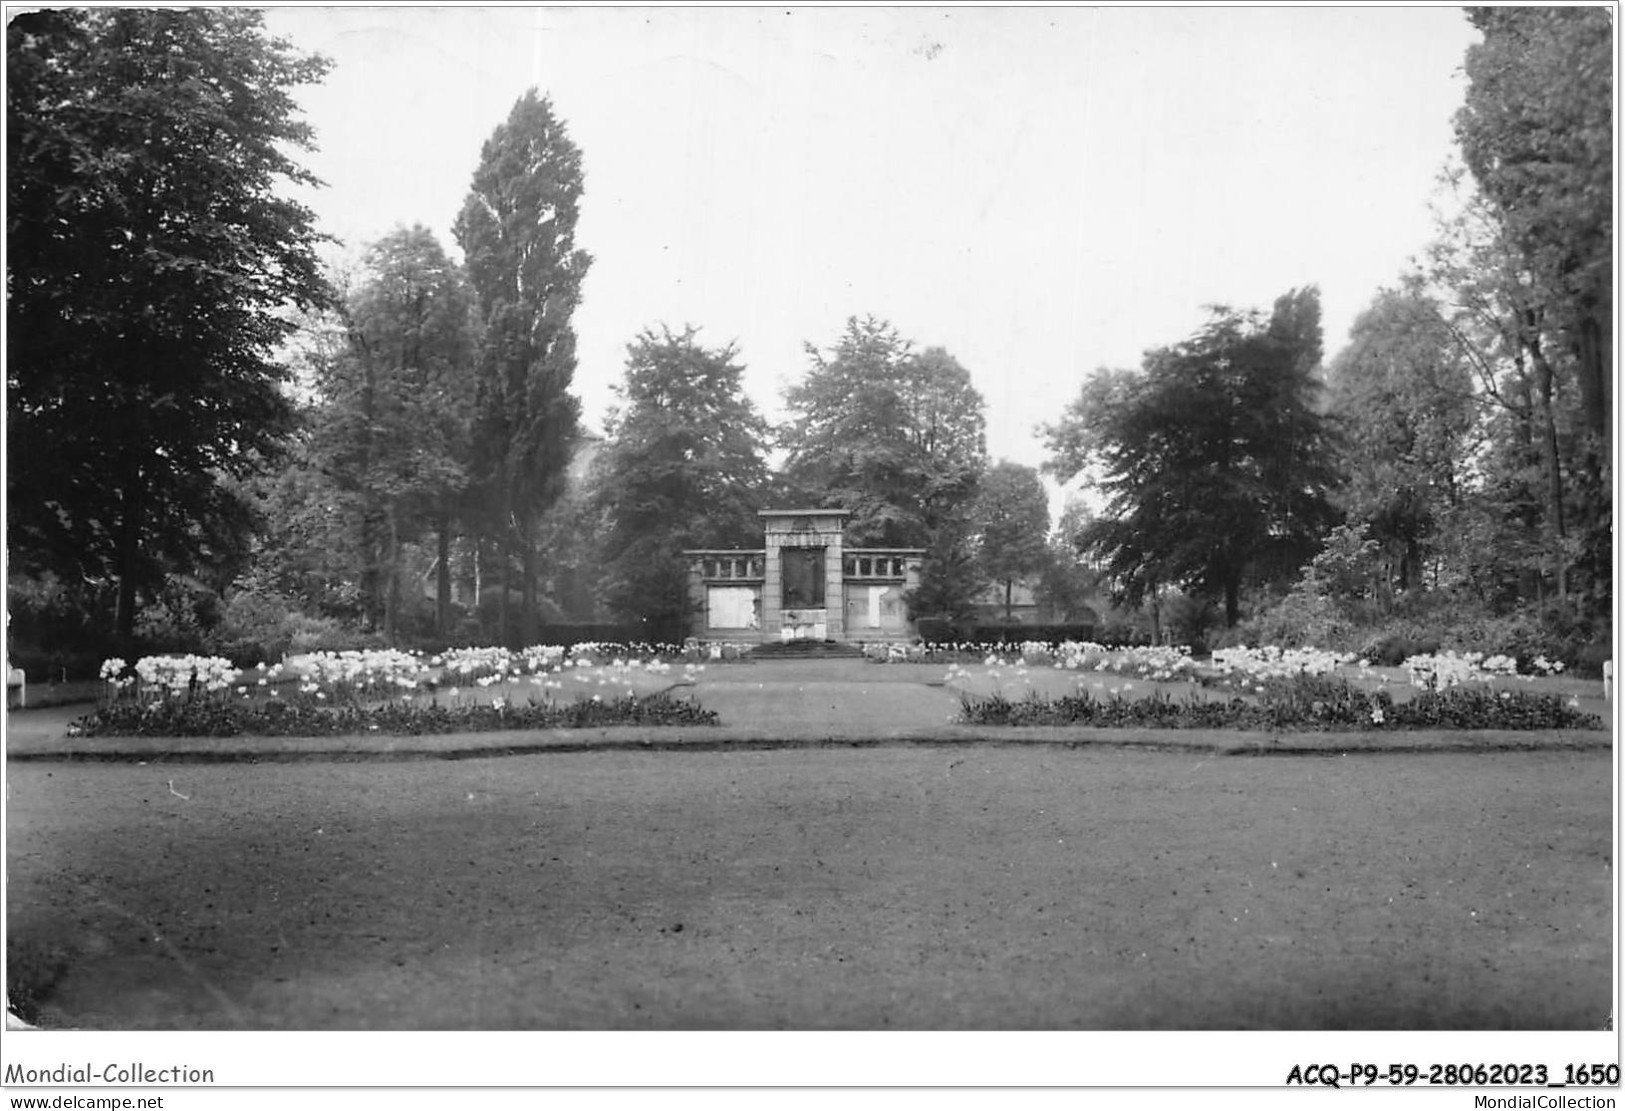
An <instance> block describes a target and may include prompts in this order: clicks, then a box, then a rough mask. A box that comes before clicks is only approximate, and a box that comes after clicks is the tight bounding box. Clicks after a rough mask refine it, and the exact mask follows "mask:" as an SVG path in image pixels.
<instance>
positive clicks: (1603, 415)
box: [1575, 298, 1613, 457]
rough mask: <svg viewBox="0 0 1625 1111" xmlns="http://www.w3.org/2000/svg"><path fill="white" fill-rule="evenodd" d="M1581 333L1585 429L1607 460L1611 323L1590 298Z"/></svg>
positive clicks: (1578, 348)
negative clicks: (1594, 438)
mask: <svg viewBox="0 0 1625 1111" xmlns="http://www.w3.org/2000/svg"><path fill="white" fill-rule="evenodd" d="M1579 333H1580V334H1579V343H1578V344H1577V345H1576V351H1575V355H1576V356H1577V358H1578V361H1579V379H1580V407H1581V412H1582V413H1583V414H1584V416H1585V427H1586V430H1587V431H1588V432H1590V433H1591V434H1592V435H1593V436H1595V437H1596V438H1597V440H1598V442H1599V452H1598V454H1599V455H1602V456H1604V457H1607V456H1608V455H1609V452H1610V450H1611V447H1612V440H1613V437H1612V431H1613V430H1612V429H1611V428H1610V427H1609V424H1610V419H1609V418H1610V417H1611V416H1612V410H1611V408H1610V407H1609V397H1608V393H1609V390H1608V386H1609V380H1610V374H1609V354H1608V343H1609V320H1608V314H1607V311H1606V310H1603V311H1599V309H1598V306H1597V305H1596V304H1595V303H1594V302H1593V299H1591V298H1587V303H1585V304H1584V305H1583V306H1582V307H1581V316H1580V328H1579Z"/></svg>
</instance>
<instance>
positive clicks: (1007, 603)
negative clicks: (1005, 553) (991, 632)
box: [1004, 579, 1013, 625]
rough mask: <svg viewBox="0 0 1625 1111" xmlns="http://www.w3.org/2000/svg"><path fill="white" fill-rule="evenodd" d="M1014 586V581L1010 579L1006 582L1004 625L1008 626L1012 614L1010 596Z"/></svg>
mask: <svg viewBox="0 0 1625 1111" xmlns="http://www.w3.org/2000/svg"><path fill="white" fill-rule="evenodd" d="M1012 586H1013V581H1012V580H1010V579H1005V580H1004V623H1005V624H1006V625H1008V624H1010V613H1011V605H1010V594H1011V590H1012Z"/></svg>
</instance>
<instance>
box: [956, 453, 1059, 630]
mask: <svg viewBox="0 0 1625 1111" xmlns="http://www.w3.org/2000/svg"><path fill="white" fill-rule="evenodd" d="M972 520H973V521H974V523H975V526H976V530H977V546H976V554H977V562H978V563H979V564H980V566H981V569H982V574H983V575H984V576H986V578H988V579H990V580H992V581H993V582H994V583H996V584H998V585H1000V586H1002V587H1004V617H1005V620H1006V621H1008V620H1010V616H1011V604H1012V601H1013V597H1012V596H1013V594H1014V590H1015V584H1016V583H1018V582H1024V581H1031V580H1036V578H1037V576H1038V575H1039V574H1040V573H1041V572H1043V570H1044V568H1045V565H1046V563H1047V562H1048V557H1049V546H1048V544H1047V539H1048V537H1049V492H1048V491H1047V490H1045V489H1044V481H1043V479H1041V478H1039V476H1038V472H1037V471H1036V470H1035V469H1033V468H1032V467H1026V466H1023V465H1021V464H1020V463H1012V462H1010V461H1009V460H1000V461H999V462H998V464H996V465H995V466H993V467H991V468H989V469H988V472H987V474H986V475H985V476H983V478H982V485H981V489H980V490H979V491H978V493H977V495H976V502H975V506H974V509H973V510H972ZM1035 585H1036V584H1035Z"/></svg>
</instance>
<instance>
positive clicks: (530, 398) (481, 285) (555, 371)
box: [455, 89, 591, 643]
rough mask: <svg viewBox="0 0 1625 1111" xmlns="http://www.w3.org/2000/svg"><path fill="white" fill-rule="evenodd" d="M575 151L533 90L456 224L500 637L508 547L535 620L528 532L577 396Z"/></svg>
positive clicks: (496, 144)
mask: <svg viewBox="0 0 1625 1111" xmlns="http://www.w3.org/2000/svg"><path fill="white" fill-rule="evenodd" d="M582 188H583V177H582V169H581V152H580V151H579V150H578V149H577V148H576V146H575V144H574V143H573V142H571V141H570V138H569V135H568V134H567V133H566V130H565V127H564V124H563V123H562V122H561V121H560V120H558V119H557V118H556V117H555V116H554V114H553V108H552V105H551V104H550V103H549V101H548V100H547V99H546V98H545V97H538V96H537V95H536V90H534V89H532V90H530V91H529V92H527V93H526V94H525V95H524V96H522V97H521V98H520V99H519V100H518V102H516V103H515V104H514V106H513V110H512V111H511V112H510V113H509V115H508V119H507V120H506V121H505V122H504V123H502V124H501V125H499V126H498V127H497V129H496V130H495V131H494V132H493V133H492V135H491V137H490V138H489V139H487V140H486V142H485V144H484V146H483V147H482V149H481V151H480V164H479V167H478V168H477V169H476V170H475V171H474V179H473V183H472V186H471V188H470V190H469V194H468V198H467V200H465V201H464V203H463V209H462V212H461V214H460V215H459V216H458V218H457V224H456V228H455V232H456V236H457V242H458V244H459V245H460V246H461V247H462V249H463V256H464V265H465V267H466V268H467V272H468V277H469V282H470V284H471V285H472V287H473V290H474V293H475V296H476V299H477V304H478V311H479V321H480V326H481V340H480V347H479V355H478V363H477V365H478V387H477V393H476V406H475V418H474V445H475V452H474V471H475V479H476V489H477V490H478V492H479V493H480V496H481V498H482V503H483V505H484V508H485V510H486V522H487V523H486V528H487V530H488V532H489V534H490V535H492V536H494V538H495V539H496V541H497V547H498V551H499V553H500V573H501V576H502V581H503V585H502V593H501V602H502V605H501V613H500V623H501V627H502V637H503V639H505V640H506V639H508V638H510V637H511V636H512V635H513V634H514V632H515V630H514V627H513V624H512V621H511V616H510V595H511V593H512V592H511V576H512V573H513V570H514V557H515V555H516V554H517V556H518V563H519V567H518V570H519V575H520V590H521V596H520V623H519V626H518V629H517V632H518V636H519V638H520V639H521V640H523V641H525V642H526V643H529V642H530V640H531V639H532V638H533V636H534V632H535V625H536V621H537V581H538V553H537V530H538V526H539V524H540V519H541V516H542V514H543V513H544V512H545V511H546V509H547V508H548V506H549V505H551V504H552V503H553V502H554V501H555V500H556V499H557V498H558V496H559V494H560V492H561V490H562V486H563V479H564V476H565V474H566V471H567V468H568V466H569V462H570V459H571V456H572V452H573V449H574V445H575V442H576V435H577V425H578V419H579V414H580V408H581V405H580V401H579V400H578V399H577V398H576V397H575V396H574V395H573V394H571V393H570V392H569V390H570V383H571V380H572V378H573V377H574V375H575V366H576V339H575V330H574V328H573V326H572V324H571V318H572V316H573V315H574V313H575V310H576V306H577V305H578V303H579V302H580V299H581V282H582V279H583V278H584V277H585V276H586V273H587V268H588V266H589V264H590V263H591V258H590V257H589V256H588V254H587V253H586V252H585V251H583V250H580V249H578V248H577V247H576V245H575V232H576V223H577V220H578V218H579V215H580V203H581V195H582Z"/></svg>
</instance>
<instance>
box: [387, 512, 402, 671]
mask: <svg viewBox="0 0 1625 1111" xmlns="http://www.w3.org/2000/svg"><path fill="white" fill-rule="evenodd" d="M385 519H386V521H387V522H388V524H389V557H388V559H387V560H386V561H385V563H384V574H385V576H386V582H385V593H384V640H385V641H386V642H387V643H388V644H389V645H390V647H394V646H395V643H396V641H395V638H396V636H397V635H398V634H399V632H400V620H401V529H400V521H399V520H398V518H397V516H396V513H395V507H394V506H391V507H390V508H389V510H388V512H387V514H386V517H385Z"/></svg>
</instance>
